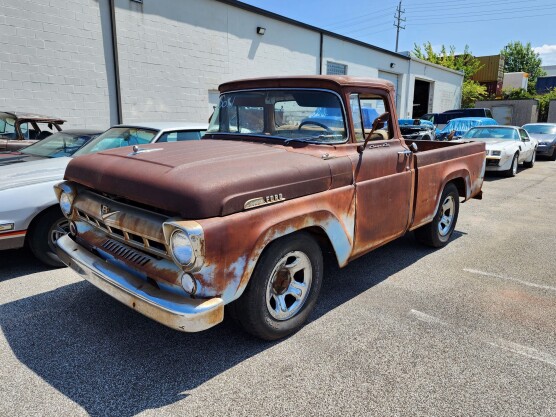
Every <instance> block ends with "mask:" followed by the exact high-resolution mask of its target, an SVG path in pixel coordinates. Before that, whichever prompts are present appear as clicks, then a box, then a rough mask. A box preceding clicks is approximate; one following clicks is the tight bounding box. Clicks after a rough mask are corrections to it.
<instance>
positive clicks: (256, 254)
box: [194, 186, 355, 303]
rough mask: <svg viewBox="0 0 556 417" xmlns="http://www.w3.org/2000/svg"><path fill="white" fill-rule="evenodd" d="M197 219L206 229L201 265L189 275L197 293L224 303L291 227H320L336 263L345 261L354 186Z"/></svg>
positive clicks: (236, 294)
mask: <svg viewBox="0 0 556 417" xmlns="http://www.w3.org/2000/svg"><path fill="white" fill-rule="evenodd" d="M199 224H200V225H201V226H202V227H203V230H204V234H205V247H204V249H205V264H204V266H203V268H202V269H201V270H200V271H199V272H198V273H196V274H194V277H195V278H196V279H197V281H198V282H199V283H200V286H199V288H201V289H202V293H200V294H198V295H199V296H202V297H209V296H219V297H221V298H222V299H223V300H224V302H225V303H229V302H230V301H233V300H235V299H237V298H238V297H239V296H240V295H241V294H242V293H243V291H244V290H245V287H246V286H247V284H248V282H249V279H250V278H251V274H252V273H253V270H254V269H255V266H256V265H257V262H258V260H259V258H260V256H261V254H262V253H263V251H264V250H265V248H267V247H268V245H269V244H270V243H271V242H273V241H275V240H276V239H279V238H281V237H283V236H286V235H288V234H291V233H294V232H296V231H300V230H304V229H308V228H315V227H316V228H319V229H320V230H322V231H323V232H324V234H325V235H326V236H327V237H328V239H329V241H330V243H331V244H332V247H333V249H334V252H335V255H336V258H337V260H338V263H339V265H340V266H343V265H345V264H346V263H347V261H348V259H349V256H350V254H351V251H352V248H353V233H354V229H355V189H354V187H353V186H346V187H342V188H338V189H335V190H331V191H326V192H323V193H318V194H313V195H309V196H305V197H302V198H298V199H295V200H291V201H285V202H283V203H278V204H275V205H270V206H266V207H261V208H256V209H253V210H250V211H245V212H241V213H236V214H233V215H230V216H225V217H219V218H211V219H206V220H199Z"/></svg>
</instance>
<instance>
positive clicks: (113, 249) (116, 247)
mask: <svg viewBox="0 0 556 417" xmlns="http://www.w3.org/2000/svg"><path fill="white" fill-rule="evenodd" d="M102 247H103V248H104V249H106V250H107V251H108V252H110V253H111V254H113V255H115V256H117V257H119V258H122V259H126V260H128V261H130V262H133V263H135V264H137V265H139V266H145V265H146V264H147V263H148V262H149V261H150V258H149V257H147V256H145V255H142V254H140V253H139V252H137V251H135V250H133V249H130V248H129V247H127V246H125V245H122V244H121V243H119V242H116V241H114V240H112V239H108V240H106V241H105V242H104V243H103V244H102Z"/></svg>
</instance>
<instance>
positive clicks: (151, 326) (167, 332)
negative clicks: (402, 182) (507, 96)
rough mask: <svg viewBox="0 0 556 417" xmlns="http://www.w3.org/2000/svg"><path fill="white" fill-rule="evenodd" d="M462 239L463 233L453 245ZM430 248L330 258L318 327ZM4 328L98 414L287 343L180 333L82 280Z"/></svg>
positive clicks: (29, 357) (8, 314)
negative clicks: (342, 260) (341, 264)
mask: <svg viewBox="0 0 556 417" xmlns="http://www.w3.org/2000/svg"><path fill="white" fill-rule="evenodd" d="M461 236H462V234H461V233H458V232H455V233H454V237H453V239H457V238H458V237H461ZM432 252H434V250H433V249H431V248H427V247H424V246H421V245H419V244H417V243H416V242H415V239H414V237H413V235H412V234H411V233H410V234H408V235H406V236H405V237H403V238H400V239H398V240H396V241H394V242H392V243H390V244H388V245H386V246H384V247H382V248H379V249H377V250H375V251H373V252H371V253H370V254H368V255H366V256H363V257H362V258H359V259H358V260H355V261H353V262H352V263H350V264H349V265H348V266H347V267H346V268H344V269H341V270H340V269H339V268H338V267H337V266H336V265H335V263H334V262H333V261H332V260H331V259H325V277H324V283H323V288H322V291H321V294H320V298H319V302H318V303H317V307H316V309H315V311H314V312H313V314H312V316H311V318H310V321H314V320H318V319H319V318H321V317H322V316H324V315H325V314H326V313H327V312H329V311H331V310H333V309H335V308H336V307H338V306H340V305H341V304H343V303H345V302H348V301H349V300H351V299H352V298H353V297H355V296H357V295H358V294H360V293H362V292H364V291H367V290H369V289H370V288H372V287H373V286H375V285H376V284H378V283H380V282H382V281H384V280H386V279H388V278H389V277H390V276H392V275H393V274H395V273H397V272H399V271H401V270H403V269H404V268H406V267H407V266H408V265H411V264H412V263H414V262H415V261H417V260H419V259H422V258H424V257H426V256H427V255H429V254H430V253H432ZM326 257H327V256H325V258H326ZM329 257H330V255H329ZM68 273H70V271H69V270H68ZM0 324H1V326H2V330H3V333H4V335H5V337H6V340H7V341H8V343H9V345H10V347H11V349H12V351H13V353H14V354H15V356H16V357H17V359H18V360H19V361H21V363H22V364H24V365H25V366H27V367H28V368H29V369H30V370H32V371H33V372H35V373H36V374H37V375H38V376H39V377H40V378H42V379H43V380H44V381H46V382H47V383H48V384H50V385H51V386H52V387H54V388H55V389H57V390H58V391H60V392H61V393H62V394H63V395H65V396H67V397H68V398H69V399H71V400H72V401H74V402H75V403H77V404H79V406H81V407H83V408H84V409H85V410H86V412H88V413H89V414H90V415H91V416H106V415H117V416H132V415H136V414H138V413H140V412H142V411H144V410H148V409H156V408H159V407H163V406H166V405H169V404H173V403H175V402H177V401H179V400H181V399H183V398H185V397H187V396H188V391H190V390H192V389H194V388H196V387H198V386H200V385H201V384H203V383H204V382H206V381H208V380H210V379H212V378H214V377H215V376H217V375H219V374H221V373H223V372H224V371H226V370H228V369H230V368H232V367H234V366H235V365H237V364H239V363H241V362H243V361H245V360H246V359H248V358H250V357H253V356H255V355H257V354H258V353H260V352H262V351H264V350H266V349H268V348H270V347H272V346H274V345H275V344H278V343H281V342H280V341H277V342H265V341H261V340H258V339H255V338H252V337H250V336H249V335H247V334H245V333H243V332H242V331H241V330H240V329H239V327H238V326H236V325H235V324H234V323H233V322H232V321H231V320H225V321H224V323H221V324H220V325H218V326H216V327H214V328H212V329H209V330H207V331H205V332H202V333H189V334H187V333H180V332H177V331H174V330H171V329H168V328H166V327H164V326H162V325H159V324H158V323H155V322H153V321H151V320H149V319H147V318H145V317H143V316H141V315H140V314H138V313H136V312H135V311H132V310H131V309H129V308H127V307H125V306H123V305H122V304H120V303H119V302H117V301H115V300H114V299H112V298H111V297H109V296H108V295H105V294H103V293H102V292H101V291H100V290H97V289H96V288H94V287H93V286H92V285H90V284H89V283H87V282H84V281H83V282H79V283H76V284H70V285H67V286H64V287H61V288H58V289H56V290H54V291H50V292H46V293H42V294H39V295H36V296H32V297H28V298H25V299H22V300H17V301H14V302H11V303H8V304H5V305H2V306H0ZM293 337H295V336H293ZM12 386H13V384H12ZM13 388H14V389H18V388H17V387H15V386H13Z"/></svg>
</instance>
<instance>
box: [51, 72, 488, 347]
mask: <svg viewBox="0 0 556 417" xmlns="http://www.w3.org/2000/svg"><path fill="white" fill-rule="evenodd" d="M220 93H221V94H220V102H219V105H218V106H217V107H216V109H215V112H214V114H213V116H212V118H211V122H210V126H209V129H208V131H207V133H206V135H205V136H204V137H203V139H202V140H200V141H191V142H183V143H164V144H160V143H157V144H154V145H144V146H141V147H137V146H135V147H133V149H131V148H121V149H118V150H113V151H106V152H100V153H97V154H95V155H90V156H84V157H80V158H75V159H74V160H72V161H71V162H70V164H69V166H68V167H67V170H66V173H65V180H66V181H65V182H62V183H60V184H59V185H57V186H56V187H55V191H56V194H57V196H58V199H59V201H60V206H61V209H62V211H63V212H64V213H65V215H66V216H67V218H68V219H69V221H70V233H69V234H68V235H66V236H65V237H62V238H61V239H59V240H58V242H57V244H58V254H59V257H60V258H61V259H62V260H63V262H64V263H66V264H67V265H68V266H70V267H71V268H73V269H74V270H75V271H76V272H77V273H79V274H80V275H81V276H82V277H83V278H85V279H86V280H88V281H90V282H91V283H92V284H93V285H95V286H97V287H98V288H100V289H101V290H102V291H104V292H106V293H108V294H109V295H111V296H112V297H114V298H116V299H117V300H119V301H121V302H122V303H124V304H126V305H127V306H129V307H130V308H133V309H135V310H137V311H138V312H140V313H142V314H144V315H145V316H148V317H150V318H152V319H153V320H156V321H158V322H160V323H162V324H165V325H167V326H170V327H172V328H174V329H177V330H181V331H186V332H194V331H200V330H204V329H207V328H209V327H212V326H214V325H216V324H217V323H220V322H221V321H222V320H223V318H224V306H226V311H227V314H228V313H230V316H232V317H235V318H236V319H237V321H238V322H239V323H240V325H241V326H242V327H243V328H244V329H245V330H246V331H247V332H250V333H251V334H253V335H255V336H257V337H260V338H263V339H268V340H273V339H278V338H281V337H284V336H287V335H289V334H291V333H293V332H295V331H297V330H298V329H299V328H300V327H301V326H302V325H303V323H304V322H305V320H306V319H307V317H308V315H309V314H310V312H311V310H312V309H313V307H314V306H315V303H316V301H317V297H318V295H319V290H320V287H321V283H322V280H323V254H328V253H332V254H333V255H329V256H334V257H335V259H336V260H337V262H338V264H339V266H340V267H342V266H345V265H346V264H347V263H349V262H350V261H351V260H353V259H355V258H357V257H359V256H361V255H363V254H365V253H367V252H369V251H371V250H373V249H375V248H377V247H379V246H381V245H384V244H385V243H387V242H389V241H391V240H393V239H396V238H398V237H400V236H402V235H404V234H405V233H406V232H408V231H413V230H414V231H415V236H416V237H417V240H419V241H421V242H423V243H425V244H428V245H431V246H433V247H442V246H444V245H446V244H447V242H448V241H449V239H450V237H451V235H452V232H453V231H454V227H455V225H456V220H457V218H458V209H459V204H460V200H461V201H465V200H468V199H470V198H473V197H475V198H480V196H481V186H482V183H483V176H484V171H485V146H484V144H483V143H449V142H432V141H408V140H404V139H403V137H402V135H401V133H400V129H399V126H398V124H397V120H398V118H397V116H396V108H395V106H394V97H395V96H394V87H393V85H392V84H391V83H389V82H387V81H384V80H379V79H370V78H353V77H343V76H305V77H301V76H300V77H281V78H262V79H250V80H241V81H234V82H228V83H225V84H223V85H221V86H220Z"/></svg>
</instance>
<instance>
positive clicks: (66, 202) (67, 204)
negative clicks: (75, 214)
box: [60, 192, 71, 216]
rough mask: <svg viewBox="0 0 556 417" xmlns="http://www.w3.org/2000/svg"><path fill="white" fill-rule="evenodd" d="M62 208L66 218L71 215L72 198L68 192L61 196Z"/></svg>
mask: <svg viewBox="0 0 556 417" xmlns="http://www.w3.org/2000/svg"><path fill="white" fill-rule="evenodd" d="M60 208H61V209H62V213H64V214H65V215H66V216H69V215H70V214H71V198H70V196H69V194H68V193H66V192H62V194H60Z"/></svg>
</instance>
